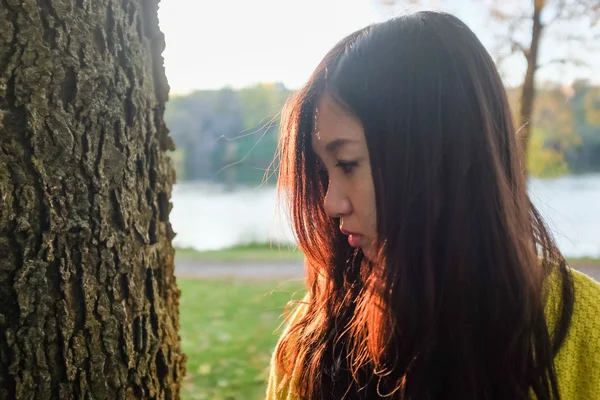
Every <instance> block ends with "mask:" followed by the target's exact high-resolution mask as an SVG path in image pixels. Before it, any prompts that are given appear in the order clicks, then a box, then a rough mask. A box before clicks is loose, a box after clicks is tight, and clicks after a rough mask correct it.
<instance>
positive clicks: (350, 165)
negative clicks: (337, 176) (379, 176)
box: [335, 161, 358, 174]
mask: <svg viewBox="0 0 600 400" xmlns="http://www.w3.org/2000/svg"><path fill="white" fill-rule="evenodd" d="M335 166H336V167H338V168H341V170H342V171H343V172H344V174H349V173H351V172H352V170H353V169H354V168H355V167H356V166H358V163H357V162H356V161H338V163H337V164H336V165H335Z"/></svg>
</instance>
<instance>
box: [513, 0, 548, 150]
mask: <svg viewBox="0 0 600 400" xmlns="http://www.w3.org/2000/svg"><path fill="white" fill-rule="evenodd" d="M533 3H534V9H533V18H532V30H531V45H530V46H529V49H528V50H527V52H526V54H525V56H526V59H527V72H526V73H525V80H524V82H523V89H522V92H521V115H520V118H521V121H520V122H521V126H520V131H519V133H520V135H521V140H522V146H523V152H524V154H525V157H526V156H527V149H528V147H529V138H530V136H531V116H532V115H533V105H534V102H535V73H536V71H537V67H538V65H537V62H538V49H539V44H540V38H541V36H542V21H541V15H542V9H543V8H544V3H545V0H534V2H533Z"/></svg>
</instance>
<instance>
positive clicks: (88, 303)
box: [0, 0, 185, 399]
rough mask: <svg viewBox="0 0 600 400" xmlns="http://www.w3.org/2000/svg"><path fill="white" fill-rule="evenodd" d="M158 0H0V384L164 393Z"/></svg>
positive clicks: (170, 355) (164, 213) (163, 159)
mask: <svg viewBox="0 0 600 400" xmlns="http://www.w3.org/2000/svg"><path fill="white" fill-rule="evenodd" d="M157 10H158V0H0V199H1V203H0V399H55V398H60V399H73V398H78V399H124V398H136V399H137V398H157V399H159V398H161V399H162V398H166V399H169V398H178V397H179V387H180V382H181V379H182V376H183V374H184V368H185V367H184V366H185V356H184V355H183V354H182V352H181V349H180V339H179V337H178V329H179V321H178V301H179V291H178V289H177V287H176V284H175V278H174V274H173V272H174V263H173V257H174V251H173V248H172V246H171V239H172V237H173V236H174V234H173V231H172V230H171V226H170V224H169V212H170V208H171V204H170V196H171V186H172V182H173V181H174V172H173V168H172V165H171V163H170V161H169V159H168V157H167V155H166V150H167V149H169V148H171V147H172V142H171V141H170V139H169V136H168V130H167V128H166V127H165V125H164V122H163V112H164V106H165V102H166V101H167V97H168V90H169V88H168V84H167V82H166V78H165V73H164V67H163V59H162V56H161V53H162V51H163V49H164V37H163V35H162V33H161V32H160V30H159V28H158V18H157Z"/></svg>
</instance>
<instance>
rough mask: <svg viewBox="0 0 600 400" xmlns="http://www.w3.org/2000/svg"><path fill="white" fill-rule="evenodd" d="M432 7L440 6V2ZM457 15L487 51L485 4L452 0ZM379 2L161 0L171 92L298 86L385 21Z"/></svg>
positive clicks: (513, 69)
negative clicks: (340, 46)
mask: <svg viewBox="0 0 600 400" xmlns="http://www.w3.org/2000/svg"><path fill="white" fill-rule="evenodd" d="M424 3H425V4H426V5H427V4H429V5H430V6H433V7H435V6H436V3H437V1H436V0H429V1H425V2H424ZM451 4H452V5H453V7H452V8H451V9H448V8H446V9H445V11H449V12H452V13H453V14H455V15H457V16H458V17H459V18H461V19H462V20H463V21H465V22H466V23H467V24H468V25H469V26H470V27H471V29H473V31H475V33H476V34H477V35H478V36H479V38H480V40H481V41H482V42H483V43H484V45H486V46H488V48H489V46H490V45H491V44H492V37H491V35H490V34H489V29H487V26H486V23H487V22H486V14H485V10H484V9H483V8H482V6H481V5H480V3H478V2H473V1H472V0H454V1H453V2H452V3H451ZM407 10H410V9H407V8H403V9H399V10H398V9H397V10H390V9H385V8H383V7H381V5H380V2H379V1H378V0H162V1H161V3H160V9H159V18H160V27H161V29H162V31H163V32H164V33H165V36H166V42H167V48H166V50H165V52H164V53H163V56H164V58H165V67H166V72H167V77H168V79H169V84H170V85H171V93H173V94H183V93H187V92H190V91H193V90H195V89H218V88H221V87H223V86H232V87H235V88H237V87H244V86H248V85H251V84H254V83H257V82H283V83H284V84H285V85H286V86H287V87H288V88H292V89H295V88H298V87H300V86H301V85H302V84H303V83H304V82H305V81H306V80H307V79H308V77H309V75H310V73H311V72H312V70H313V69H314V68H315V67H316V65H317V64H318V62H319V61H320V60H321V58H322V57H323V56H324V55H325V54H326V53H327V51H328V50H329V49H330V48H331V47H333V45H334V44H335V43H336V42H338V41H339V40H340V39H342V38H343V37H344V36H346V35H347V34H349V33H351V32H353V31H355V30H357V29H360V28H362V27H364V26H366V25H368V24H370V23H373V22H378V21H383V20H385V19H388V18H389V17H391V16H393V15H395V13H397V12H398V11H400V12H402V11H407ZM524 68H525V65H524V62H522V60H517V59H516V60H514V61H513V62H511V63H510V64H507V68H506V69H505V72H506V74H505V81H506V83H508V84H517V83H518V82H519V81H520V79H521V77H522V74H523V73H524Z"/></svg>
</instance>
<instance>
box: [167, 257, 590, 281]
mask: <svg viewBox="0 0 600 400" xmlns="http://www.w3.org/2000/svg"><path fill="white" fill-rule="evenodd" d="M573 267H574V268H575V269H577V270H579V271H581V272H583V273H584V274H586V275H589V276H591V277H592V278H594V279H595V280H597V281H598V282H600V266H594V265H585V264H582V265H574V266H573ZM175 274H176V275H177V276H184V277H203V278H228V277H229V278H230V277H235V278H247V279H302V278H304V266H303V265H302V262H301V261H286V262H268V263H218V262H208V261H176V262H175Z"/></svg>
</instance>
